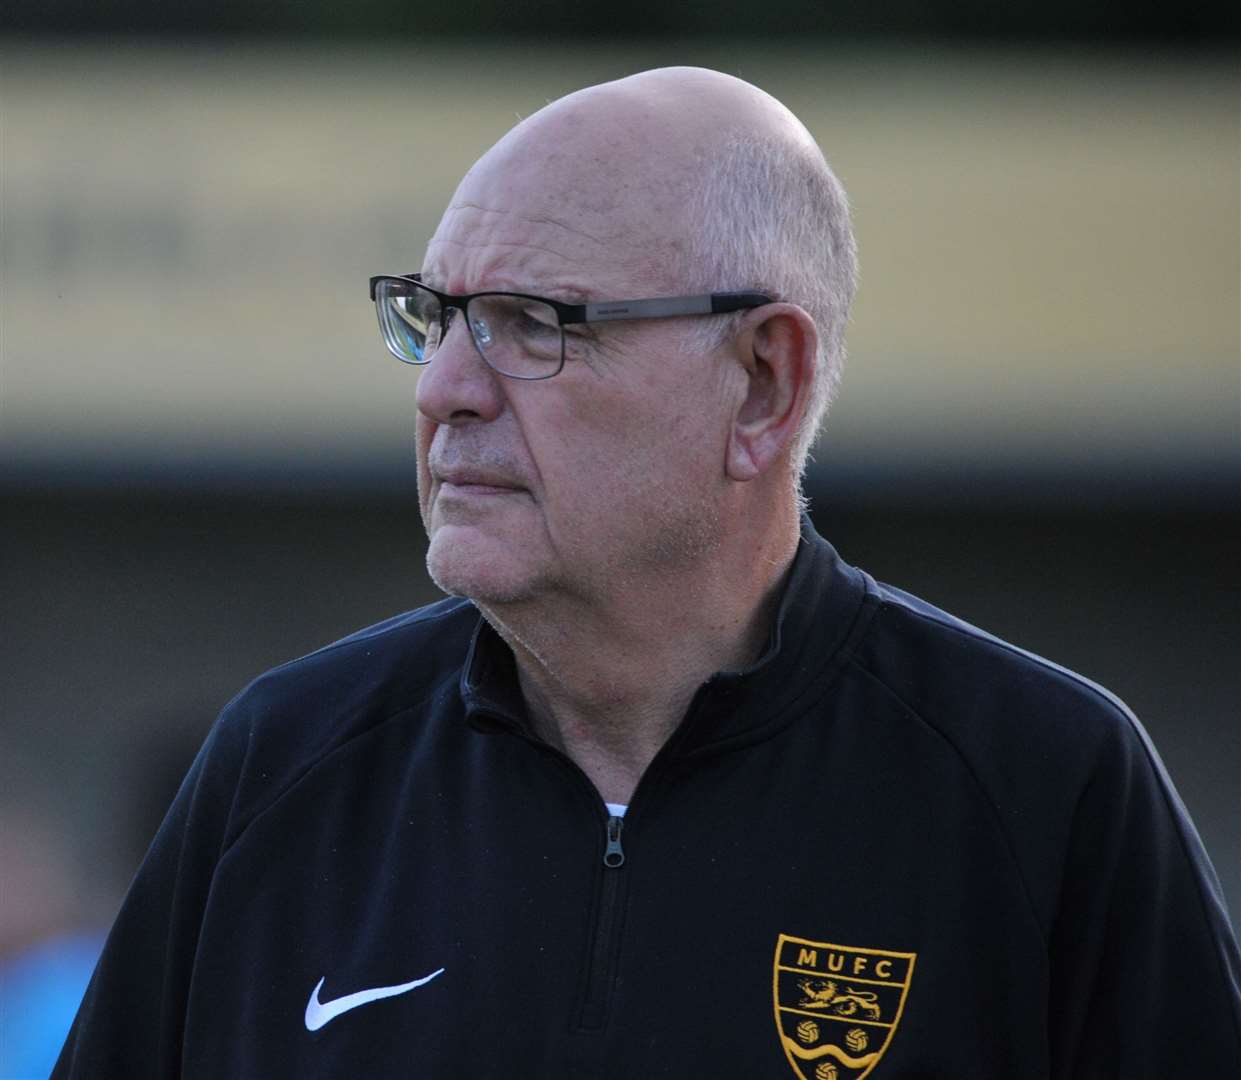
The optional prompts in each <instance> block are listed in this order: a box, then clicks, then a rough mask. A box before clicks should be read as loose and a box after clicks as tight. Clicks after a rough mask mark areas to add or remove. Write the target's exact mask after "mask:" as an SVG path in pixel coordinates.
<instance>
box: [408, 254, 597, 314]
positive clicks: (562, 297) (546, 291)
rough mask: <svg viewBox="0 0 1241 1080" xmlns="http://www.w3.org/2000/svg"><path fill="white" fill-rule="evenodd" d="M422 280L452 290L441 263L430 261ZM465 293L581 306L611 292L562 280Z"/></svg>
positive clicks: (471, 290)
mask: <svg viewBox="0 0 1241 1080" xmlns="http://www.w3.org/2000/svg"><path fill="white" fill-rule="evenodd" d="M421 281H422V283H423V284H424V285H429V286H430V287H431V288H433V289H437V290H439V291H440V292H445V293H446V292H450V291H451V290H449V289H445V288H443V287H442V285H441V284H440V282H442V281H443V278H442V277H441V276H440V274H439V264H438V263H430V264H428V269H424V270H423V271H422V272H421ZM463 292H464V294H470V293H476V292H504V293H520V294H521V295H523V296H539V297H542V298H543V299H545V300H556V301H558V302H559V303H562V304H570V305H574V306H581V305H583V304H589V303H592V302H593V303H598V302H599V301H602V300H606V299H607V298H608V296H609V295H610V294H608V293H606V292H603V291H601V290H599V289H590V288H585V287H583V286H582V285H580V284H566V283H564V282H563V280H562V281H558V282H557V281H553V282H552V283H551V284H544V285H535V286H532V287H530V288H526V287H524V286H516V285H514V286H506V287H504V288H488V289H466V290H463Z"/></svg>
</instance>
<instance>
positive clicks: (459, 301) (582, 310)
mask: <svg viewBox="0 0 1241 1080" xmlns="http://www.w3.org/2000/svg"><path fill="white" fill-rule="evenodd" d="M381 281H403V282H407V283H413V284H414V285H417V286H418V288H420V289H423V290H424V291H426V292H429V293H430V294H431V295H432V296H434V297H435V298H436V299H437V300H438V301H439V304H440V318H441V326H440V329H441V331H442V332H445V333H446V332H447V329H448V318H449V315H448V312H449V310H450V309H454V310H456V311H459V312H461V314H462V315H464V316H465V321H466V325H467V327H468V326H469V322H470V318H469V315H468V313H467V310H466V309H467V308H468V307H469V303H470V301H471V300H473V299H475V298H476V297H480V296H515V297H518V298H520V299H523V300H537V301H538V302H539V303H540V304H546V305H547V306H548V307H550V308H551V309H552V310H553V311H555V312H556V319H557V321H558V323H559V325H560V326H561V327H562V328H563V327H565V326H569V325H574V324H579V323H599V322H613V321H616V320H620V319H665V318H669V317H671V316H676V315H724V314H727V313H728V312H731V311H745V310H748V309H749V308H756V307H762V306H763V305H764V304H771V303H774V302H775V300H774V298H773V297H770V296H768V295H767V294H766V293H760V292H744V291H743V292H716V293H704V294H701V295H698V296H662V297H653V298H651V299H646V300H598V301H595V302H593V303H589V304H566V303H564V302H562V301H560V300H551V299H549V298H548V297H546V296H535V295H534V294H533V293H521V292H501V291H498V290H495V289H489V290H487V291H485V292H474V293H446V292H441V291H440V290H439V289H433V288H431V286H430V285H427V284H425V283H424V282H423V280H422V275H421V274H379V275H377V276H376V277H373V278H371V279H370V296H371V302H372V303H374V302H375V291H376V287H377V286H378V284H379V282H381ZM381 325H382V323H381ZM562 336H563V331H562ZM470 340H471V341H474V332H473V329H471V330H470ZM384 341H385V343H386V344H387V345H388V351H389V352H391V353H392V354H393V355H394V356H396V358H397V359H398V360H400V361H402V362H403V363H406V364H417V363H418V362H417V361H413V360H409V359H407V358H406V357H404V356H401V355H400V353H398V352H397V351H396V349H394V348H393V346H392V345H391V343H389V342H388V340H387V334H385V335H384ZM474 347H475V348H476V349H478V352H479V355H480V356H482V358H483V360H484V361H485V362H486V363H487V365H488V366H489V367H490V366H491V362H490V361H489V360H487V356H486V354H485V353H484V352H483V350H482V348H481V347H480V346H479V344H478V342H477V341H474ZM430 362H431V361H430V359H429V358H428V359H427V360H423V361H422V362H421V363H422V364H429V363H430ZM563 367H564V349H563V345H562V348H561V356H560V367H558V368H556V370H555V371H553V372H549V373H548V374H547V375H535V376H523V375H512V374H509V373H508V372H504V371H502V372H500V374H501V375H505V376H507V377H508V378H510V379H523V378H524V379H546V378H550V377H551V376H552V375H555V374H558V373H559V372H560V370H561V369H562V368H563ZM493 370H498V369H493Z"/></svg>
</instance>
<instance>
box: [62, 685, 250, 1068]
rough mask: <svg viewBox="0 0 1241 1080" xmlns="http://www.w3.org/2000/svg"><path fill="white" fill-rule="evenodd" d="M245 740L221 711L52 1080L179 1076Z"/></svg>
mask: <svg viewBox="0 0 1241 1080" xmlns="http://www.w3.org/2000/svg"><path fill="white" fill-rule="evenodd" d="M247 741H248V728H247V725H246V723H245V722H244V721H243V720H242V719H241V718H240V717H239V716H238V715H237V713H236V711H235V710H234V709H233V707H232V706H230V708H228V709H226V710H225V711H224V713H223V714H221V716H220V718H219V720H218V721H217V722H216V724H215V726H214V727H213V728H212V731H211V733H210V734H209V735H208V737H207V740H206V742H205V743H204V744H203V747H202V749H201V750H200V751H199V753H198V756H197V758H196V759H195V761H194V764H193V765H192V766H191V768H190V771H189V773H188V774H187V775H186V778H185V780H184V781H183V782H182V784H181V789H180V791H179V792H178V793H177V797H176V799H175V800H174V802H173V804H172V807H171V809H170V810H169V811H168V814H167V816H166V817H165V819H164V822H163V824H162V825H161V826H160V828H159V831H158V832H157V833H156V835H155V839H154V841H153V842H152V844H151V847H150V850H149V851H148V852H147V855H146V858H145V859H144V860H143V862H142V865H141V867H140V868H139V870H138V873H137V875H136V876H135V878H134V880H133V883H132V884H131V885H130V888H129V892H128V894H127V895H126V897H125V901H124V903H123V904H122V906H121V910H120V913H119V914H118V915H117V918H116V922H115V923H114V924H113V926H112V930H111V932H110V933H109V935H108V939H107V942H106V944H105V945H104V949H103V953H102V955H101V956H100V959H99V963H98V964H97V966H96V968H95V973H94V975H93V976H92V978H91V981H90V985H89V986H88V987H87V990H86V994H85V996H84V997H83V999H82V1004H81V1006H80V1007H79V1009H78V1013H77V1017H76V1019H75V1020H74V1022H73V1027H72V1028H71V1029H70V1032H69V1036H68V1039H67V1040H66V1042H65V1045H64V1048H63V1049H62V1050H61V1053H60V1058H59V1060H58V1061H57V1063H56V1067H55V1068H54V1069H53V1070H52V1080H70V1078H72V1080H85V1078H87V1077H89V1078H91V1080H109V1078H113V1077H115V1078H117V1080H120V1078H122V1077H124V1078H125V1080H141V1078H143V1077H152V1078H154V1077H159V1078H161V1080H167V1078H170V1077H176V1076H179V1075H180V1072H181V1041H182V1035H183V1032H184V1028H185V1009H186V1001H187V998H188V995H189V984H190V978H191V976H192V974H193V970H194V958H195V952H196V949H197V943H198V936H199V928H200V926H201V923H202V917H203V911H204V909H205V907H206V902H207V894H208V891H209V889H210V886H211V881H212V876H213V874H214V872H215V867H216V864H217V862H218V861H219V858H220V856H221V854H222V853H223V851H224V848H225V846H226V843H227V841H228V836H229V829H230V818H231V816H232V812H233V802H234V800H235V798H236V793H237V788H238V778H239V776H240V774H241V767H242V763H243V761H244V759H245V753H246V746H247Z"/></svg>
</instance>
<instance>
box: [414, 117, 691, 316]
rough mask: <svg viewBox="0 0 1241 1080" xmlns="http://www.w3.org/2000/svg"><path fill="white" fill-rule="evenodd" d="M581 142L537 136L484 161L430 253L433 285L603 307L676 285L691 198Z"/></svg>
mask: <svg viewBox="0 0 1241 1080" xmlns="http://www.w3.org/2000/svg"><path fill="white" fill-rule="evenodd" d="M571 135H572V133H571V132H570V133H569V136H568V137H562V138H560V139H557V140H552V139H550V138H548V135H547V133H546V132H539V131H536V132H535V133H534V134H533V135H532V136H531V137H529V138H527V139H521V138H513V137H510V138H506V139H505V140H502V141H501V143H500V144H498V145H497V146H496V147H494V148H493V149H492V150H491V151H489V152H488V153H487V154H486V155H484V157H483V158H482V159H481V160H480V161H479V162H478V163H477V164H476V165H475V166H474V168H473V169H471V170H470V172H469V173H468V174H467V175H466V177H465V179H464V180H462V182H461V184H460V186H459V187H458V188H457V191H456V193H455V194H454V195H453V198H452V200H451V202H450V203H449V206H448V208H447V209H446V210H445V212H444V215H443V217H442V218H441V220H440V223H439V226H438V228H437V229H436V232H435V235H434V237H433V238H432V240H431V242H430V244H429V245H428V248H427V257H426V261H425V263H424V265H423V273H424V274H425V275H426V277H427V279H428V280H429V281H431V282H433V283H434V284H437V285H438V286H439V287H441V288H444V289H446V290H448V291H452V292H475V291H479V290H482V289H508V290H515V291H532V292H543V293H546V294H548V295H552V290H555V293H556V294H557V295H559V296H561V297H562V298H563V299H566V300H598V299H616V298H618V296H620V295H621V293H624V294H625V295H629V292H632V290H633V289H634V288H638V287H641V288H642V289H644V290H645V293H646V294H649V290H650V288H651V287H652V286H657V287H658V288H659V289H661V290H662V289H665V288H667V287H668V285H670V284H671V282H672V281H674V280H675V278H676V276H677V273H676V268H675V265H674V264H675V262H676V256H677V254H678V251H679V250H680V248H681V245H680V244H679V242H678V238H679V235H680V233H681V232H682V231H683V229H684V225H683V219H684V217H685V215H686V213H687V209H686V207H685V206H684V205H683V200H682V201H680V202H679V201H678V200H677V199H676V198H675V197H672V196H671V195H670V193H669V191H668V185H667V184H666V183H662V184H653V183H651V182H650V179H649V178H644V177H642V176H640V175H635V170H634V164H635V162H634V158H633V155H629V156H628V157H626V155H624V154H620V155H618V154H617V153H616V152H615V150H614V148H609V147H602V146H598V145H596V146H593V147H592V146H586V147H583V146H582V145H580V144H581V141H582V140H580V139H576V140H575V139H574V138H572V137H571ZM618 289H619V290H621V293H618V292H617V290H618ZM626 290H629V292H626ZM633 295H638V294H637V293H634V294H633Z"/></svg>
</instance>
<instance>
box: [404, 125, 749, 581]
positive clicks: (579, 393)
mask: <svg viewBox="0 0 1241 1080" xmlns="http://www.w3.org/2000/svg"><path fill="white" fill-rule="evenodd" d="M501 146H502V147H503V146H504V144H503V143H502V144H501ZM493 159H494V160H493ZM565 171H566V168H565V164H564V160H563V159H561V158H558V156H557V155H556V154H555V153H546V154H540V153H537V152H534V153H520V152H519V153H516V154H514V153H507V154H504V153H498V152H497V150H493V151H492V152H491V154H489V155H488V156H487V158H484V160H483V162H481V163H480V164H479V165H478V166H476V167H475V169H474V170H472V171H471V173H470V174H469V176H467V177H466V179H465V181H463V183H462V185H461V187H460V188H459V189H458V191H457V193H456V195H455V196H454V198H453V201H452V204H451V205H450V206H449V208H448V210H447V211H446V213H445V214H444V217H443V219H442V220H441V222H440V225H439V228H438V229H437V231H436V233H435V236H434V238H433V239H432V242H431V244H430V246H429V248H428V251H427V257H426V261H425V264H424V268H423V270H424V277H425V279H426V280H427V282H428V283H429V284H431V285H432V286H435V287H437V288H440V289H443V290H445V291H448V292H454V293H465V292H477V291H480V290H492V289H494V290H505V291H517V292H529V293H533V294H535V295H540V296H547V297H551V298H553V299H559V300H565V301H570V302H581V301H584V300H622V299H633V298H642V297H647V296H659V295H668V294H670V293H676V292H680V291H683V289H680V288H679V287H678V285H677V283H676V282H675V281H673V280H670V279H669V277H668V270H667V266H668V265H669V259H668V258H667V248H666V247H664V244H665V242H666V240H665V239H664V237H666V236H667V235H670V234H669V232H668V230H671V229H675V228H677V227H681V226H680V223H679V221H676V220H671V219H670V217H669V214H671V217H672V218H675V215H676V214H677V213H678V212H679V211H677V210H676V209H673V210H672V211H670V212H662V211H660V210H659V209H658V208H657V207H653V206H652V205H651V202H650V200H648V199H646V198H645V197H644V196H641V195H639V196H638V197H636V198H634V200H633V202H632V203H627V202H626V196H625V194H624V193H623V191H622V193H620V194H618V195H613V194H612V190H611V189H610V188H605V189H601V190H599V191H594V192H592V191H591V190H589V188H588V183H589V181H587V180H582V179H581V178H578V180H577V181H576V182H574V181H572V180H571V179H570V180H569V181H568V182H566V178H565V176H564V173H565ZM558 172H559V173H560V177H559V179H558V178H557V173H558ZM596 173H597V171H596ZM594 182H595V183H598V182H599V181H598V180H595V181H594ZM620 186H621V187H622V188H623V187H624V185H620ZM661 232H662V234H663V235H662V236H661ZM672 235H675V233H673V234H672ZM661 256H662V257H661ZM566 329H567V331H568V333H569V334H570V335H571V336H570V337H569V339H568V344H567V359H566V363H565V367H564V370H562V371H561V372H560V374H558V375H556V376H554V377H553V378H551V379H547V380H543V381H532V382H523V381H518V380H514V379H511V378H507V377H505V376H502V375H499V374H497V373H496V372H494V371H492V370H491V369H490V368H489V367H488V366H487V365H486V364H485V363H484V362H483V360H482V358H481V357H480V356H479V355H478V353H477V351H476V350H475V348H474V346H473V343H472V342H471V340H470V338H469V334H468V330H467V328H466V326H465V325H464V320H462V319H460V318H458V319H455V320H454V321H453V323H452V325H451V326H450V328H449V332H448V334H447V336H446V337H445V339H444V341H443V342H442V344H441V345H440V346H439V349H438V351H437V352H436V353H435V356H434V359H433V360H432V362H431V364H430V365H429V366H428V367H427V368H425V369H423V370H422V371H421V373H420V376H419V382H418V389H417V400H418V426H417V446H418V487H419V497H420V502H421V507H422V516H423V521H424V524H425V526H426V529H427V533H428V536H429V538H430V549H429V553H428V559H427V562H428V568H429V569H430V572H431V574H432V577H433V578H434V579H435V581H436V583H437V584H438V585H439V586H440V587H441V588H442V589H444V590H445V591H447V592H450V593H455V594H458V595H465V596H469V597H471V598H473V599H475V600H477V601H479V602H480V603H482V604H484V605H488V604H491V605H498V604H505V603H517V602H523V601H528V600H538V599H543V598H550V597H553V596H556V595H560V596H566V597H574V598H576V599H577V600H579V601H585V602H587V603H598V602H599V601H600V600H605V599H606V597H607V596H608V595H609V594H612V593H615V592H616V591H617V590H624V589H631V588H632V587H634V586H635V585H642V584H650V583H652V582H656V581H661V580H666V579H667V577H668V575H669V574H670V573H671V574H675V573H676V571H677V569H678V568H682V567H684V566H685V565H686V564H687V563H690V562H693V561H694V560H697V559H700V558H701V557H702V556H703V554H705V553H706V552H708V551H710V550H711V548H712V547H713V545H714V543H715V539H716V537H717V535H718V531H719V524H718V518H719V507H720V505H721V496H722V494H723V492H724V488H725V484H726V478H725V473H724V464H725V462H724V452H725V445H726V439H727V430H728V414H729V400H730V394H732V393H733V384H731V383H730V382H729V380H728V378H727V377H726V375H725V372H726V371H727V368H726V365H723V364H721V363H719V360H718V358H717V357H713V356H707V355H701V354H692V353H688V352H683V351H682V349H681V342H682V339H683V337H684V331H685V323H684V322H683V321H682V320H652V321H649V322H633V323H623V322H616V323H604V324H593V325H591V326H570V327H567V328H566Z"/></svg>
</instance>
